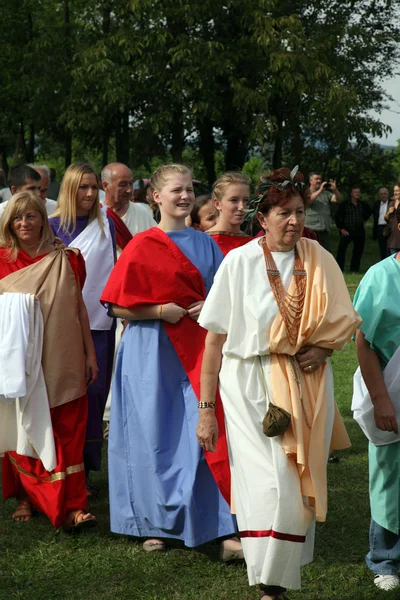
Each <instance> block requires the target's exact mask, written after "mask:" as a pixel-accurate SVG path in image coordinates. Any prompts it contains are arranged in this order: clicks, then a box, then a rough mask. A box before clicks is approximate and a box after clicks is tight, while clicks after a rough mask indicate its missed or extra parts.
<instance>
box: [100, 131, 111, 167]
mask: <svg viewBox="0 0 400 600" xmlns="http://www.w3.org/2000/svg"><path fill="white" fill-rule="evenodd" d="M109 145H110V128H109V126H108V121H106V122H105V123H104V127H103V141H102V166H103V167H105V166H106V165H107V164H108V149H109Z"/></svg>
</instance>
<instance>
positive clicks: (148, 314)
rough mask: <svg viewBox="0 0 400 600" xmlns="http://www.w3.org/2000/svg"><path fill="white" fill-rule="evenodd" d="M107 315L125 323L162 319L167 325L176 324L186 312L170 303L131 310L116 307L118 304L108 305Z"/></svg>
mask: <svg viewBox="0 0 400 600" xmlns="http://www.w3.org/2000/svg"><path fill="white" fill-rule="evenodd" d="M108 312H109V314H110V315H112V316H113V317H118V318H119V319H124V320H126V321H148V320H157V319H162V320H163V321H167V322H168V323H172V324H174V323H178V321H180V320H181V319H182V318H183V317H184V316H185V315H186V314H187V312H188V311H187V310H186V309H184V308H181V307H180V306H178V305H177V304H174V303H173V302H170V303H169V304H150V305H149V306H143V307H141V308H135V309H134V310H131V309H129V308H124V307H123V306H118V304H110V307H109V311H108Z"/></svg>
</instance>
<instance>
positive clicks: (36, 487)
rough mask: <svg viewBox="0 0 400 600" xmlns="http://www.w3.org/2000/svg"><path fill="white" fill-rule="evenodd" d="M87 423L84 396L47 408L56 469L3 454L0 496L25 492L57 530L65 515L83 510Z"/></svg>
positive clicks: (21, 457)
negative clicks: (46, 468)
mask: <svg viewBox="0 0 400 600" xmlns="http://www.w3.org/2000/svg"><path fill="white" fill-rule="evenodd" d="M86 420H87V396H86V394H85V395H84V396H82V397H81V398H78V399H77V400H73V401H72V402H68V403H67V404H62V405H61V406H57V407H56V408H52V409H51V423H52V426H53V434H54V442H55V446H56V456H57V466H56V468H55V469H54V470H53V471H51V472H48V471H46V470H45V468H44V466H43V463H42V462H41V461H40V460H39V459H35V458H30V457H29V456H22V455H21V454H17V453H16V452H7V453H6V454H5V455H4V457H3V469H2V470H3V474H2V480H3V497H4V500H7V499H8V498H13V497H18V496H19V494H20V493H21V491H22V490H24V491H25V492H26V494H27V495H28V498H29V500H30V502H31V503H32V505H33V507H34V508H36V510H38V511H39V512H42V513H44V514H45V515H46V516H47V517H48V518H49V519H50V521H51V522H52V524H53V526H54V527H55V528H56V529H57V528H58V527H60V526H61V525H62V524H63V522H64V521H65V519H66V516H67V514H68V513H69V512H70V511H72V510H76V509H77V508H81V509H83V510H86V503H87V490H86V477H85V469H84V465H83V446H84V443H85V434H86Z"/></svg>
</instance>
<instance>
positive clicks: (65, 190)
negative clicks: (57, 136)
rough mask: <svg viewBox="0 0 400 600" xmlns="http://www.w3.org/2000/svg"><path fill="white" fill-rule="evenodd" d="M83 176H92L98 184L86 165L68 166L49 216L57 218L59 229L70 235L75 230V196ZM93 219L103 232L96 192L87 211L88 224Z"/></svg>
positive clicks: (94, 173)
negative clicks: (55, 204) (52, 210)
mask: <svg viewBox="0 0 400 600" xmlns="http://www.w3.org/2000/svg"><path fill="white" fill-rule="evenodd" d="M84 175H94V176H95V177H96V181H97V183H98V178H97V175H96V172H95V171H94V169H93V168H92V167H91V166H90V165H88V164H87V163H73V164H72V165H69V167H68V169H67V170H66V171H65V174H64V177H63V179H62V181H61V186H60V193H59V195H58V201H57V208H56V210H55V212H54V213H53V214H52V215H51V216H52V217H59V219H60V228H61V229H62V230H63V231H64V232H65V233H70V234H71V233H73V232H74V231H75V229H76V196H77V193H78V190H79V185H80V183H81V179H82V177H83V176H84ZM95 219H97V221H98V223H99V227H100V229H101V231H102V232H104V226H103V218H102V213H101V208H100V202H99V193H98V192H97V198H96V200H95V202H94V203H93V206H92V208H91V209H90V211H89V221H88V224H89V223H91V222H92V221H94V220H95Z"/></svg>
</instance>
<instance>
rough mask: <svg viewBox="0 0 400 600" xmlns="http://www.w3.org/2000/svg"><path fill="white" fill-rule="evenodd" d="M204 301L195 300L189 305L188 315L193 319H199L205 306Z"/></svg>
mask: <svg viewBox="0 0 400 600" xmlns="http://www.w3.org/2000/svg"><path fill="white" fill-rule="evenodd" d="M203 304H204V301H203V300H200V301H199V302H193V304H191V305H190V306H188V307H187V314H188V317H190V318H191V319H193V321H197V319H198V318H199V315H200V312H201V309H202V308H203Z"/></svg>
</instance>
